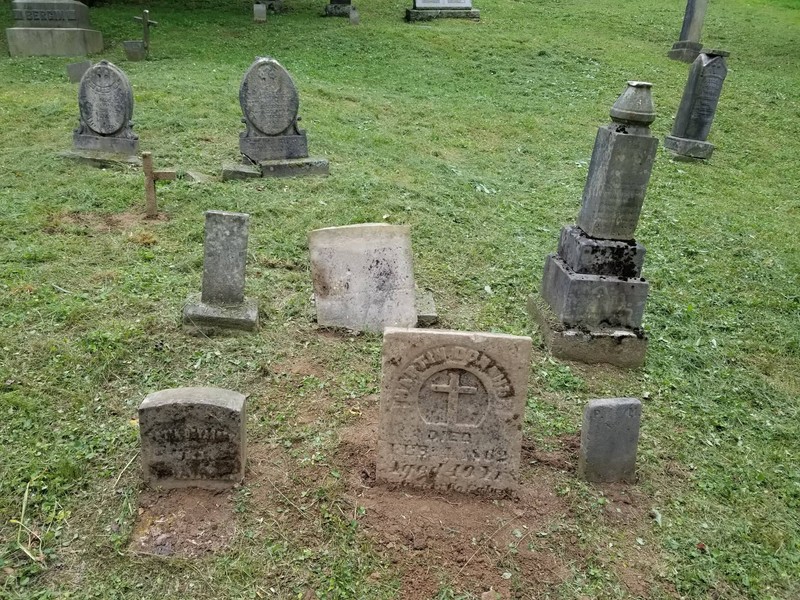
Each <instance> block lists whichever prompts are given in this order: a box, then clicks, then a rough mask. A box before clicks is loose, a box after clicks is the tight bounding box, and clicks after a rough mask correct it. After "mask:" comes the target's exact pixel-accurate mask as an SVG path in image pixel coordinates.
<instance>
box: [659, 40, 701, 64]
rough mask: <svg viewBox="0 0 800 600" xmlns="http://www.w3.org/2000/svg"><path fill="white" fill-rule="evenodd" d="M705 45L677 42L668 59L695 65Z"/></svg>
mask: <svg viewBox="0 0 800 600" xmlns="http://www.w3.org/2000/svg"><path fill="white" fill-rule="evenodd" d="M702 49H703V44H702V43H700V42H687V41H684V42H675V43H674V44H673V45H672V49H671V50H670V51H669V52H667V57H668V58H671V59H672V60H679V61H681V62H685V63H693V62H694V59H695V58H697V56H698V55H699V54H700V51H701V50H702Z"/></svg>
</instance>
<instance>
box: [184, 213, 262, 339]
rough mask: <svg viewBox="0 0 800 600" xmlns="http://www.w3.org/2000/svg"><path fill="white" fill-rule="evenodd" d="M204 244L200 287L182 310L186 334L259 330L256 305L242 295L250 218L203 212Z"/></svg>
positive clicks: (253, 301)
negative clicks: (200, 291)
mask: <svg viewBox="0 0 800 600" xmlns="http://www.w3.org/2000/svg"><path fill="white" fill-rule="evenodd" d="M205 215H206V230H205V242H204V244H203V251H204V259H203V288H202V293H201V294H200V296H199V297H197V296H192V297H190V298H189V300H188V301H187V302H186V306H185V307H184V309H183V326H184V329H185V330H186V331H187V332H188V333H202V334H206V335H210V334H214V333H226V332H235V331H239V330H240V331H253V330H255V329H256V328H257V327H258V302H257V301H256V300H253V299H250V298H246V297H245V295H244V273H245V263H246V261H247V237H248V223H249V220H250V215H246V214H243V213H234V212H224V211H219V210H209V211H206V213H205Z"/></svg>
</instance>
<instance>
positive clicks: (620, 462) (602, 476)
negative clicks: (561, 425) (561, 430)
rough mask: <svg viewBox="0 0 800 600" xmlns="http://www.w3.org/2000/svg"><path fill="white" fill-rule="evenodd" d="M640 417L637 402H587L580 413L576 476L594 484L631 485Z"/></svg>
mask: <svg viewBox="0 0 800 600" xmlns="http://www.w3.org/2000/svg"><path fill="white" fill-rule="evenodd" d="M641 416H642V403H641V402H640V401H639V400H638V399H637V398H610V399H602V400H592V401H591V402H589V404H587V405H586V408H585V409H584V411H583V426H582V427H581V450H580V455H579V458H578V475H579V476H580V477H582V478H583V479H586V480H587V481H592V482H597V483H611V482H615V481H625V482H628V483H632V482H634V481H635V480H636V451H637V447H638V444H639V422H640V421H641Z"/></svg>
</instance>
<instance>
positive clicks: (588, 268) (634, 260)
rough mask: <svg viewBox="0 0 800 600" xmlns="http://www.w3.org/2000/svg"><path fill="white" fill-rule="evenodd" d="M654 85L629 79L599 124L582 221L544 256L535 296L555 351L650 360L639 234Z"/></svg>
mask: <svg viewBox="0 0 800 600" xmlns="http://www.w3.org/2000/svg"><path fill="white" fill-rule="evenodd" d="M650 88H651V84H649V83H644V82H635V81H631V82H628V87H627V89H626V90H625V91H624V92H623V93H622V95H621V96H620V97H619V98H618V99H617V101H616V102H615V103H614V106H613V107H612V108H611V119H612V121H613V122H612V123H611V124H610V125H606V126H605V127H600V128H599V130H598V132H597V138H596V140H595V145H594V150H593V152H592V160H591V163H590V165H589V174H588V176H587V179H586V186H585V187H584V191H583V203H582V206H581V211H580V215H579V216H578V223H577V226H570V227H565V228H564V229H562V231H561V238H560V241H559V244H558V253H557V254H551V255H550V256H548V257H547V260H546V261H545V267H544V276H543V278H542V292H541V301H540V299H539V298H537V297H532V298H531V301H530V302H529V305H528V307H529V311H530V312H531V314H532V315H533V316H535V318H536V319H537V320H538V322H539V325H540V328H541V331H542V335H543V337H544V339H545V343H546V344H547V345H548V346H549V348H550V351H551V353H552V354H553V355H554V356H557V357H560V358H569V359H573V360H580V361H583V362H589V363H597V362H605V363H610V364H614V365H618V366H622V367H633V366H639V365H641V364H642V363H643V362H644V354H645V351H646V349H647V338H646V337H645V335H644V331H643V330H642V329H641V324H642V316H643V314H644V306H645V302H646V300H647V293H648V287H649V286H648V283H647V282H646V281H645V280H644V279H642V278H641V269H642V264H643V261H644V252H645V250H644V247H643V246H642V245H640V244H638V243H636V241H635V240H634V239H633V234H634V231H635V229H636V225H637V223H638V221H639V214H640V212H641V209H642V204H643V202H644V196H645V192H646V190H647V184H648V181H649V179H650V172H651V170H652V168H653V161H654V159H655V154H656V147H657V146H658V141H657V140H656V138H654V137H653V136H652V135H651V133H650V127H649V126H650V123H652V122H653V120H654V119H655V110H654V108H653V101H652V96H651V92H650ZM542 301H543V302H542Z"/></svg>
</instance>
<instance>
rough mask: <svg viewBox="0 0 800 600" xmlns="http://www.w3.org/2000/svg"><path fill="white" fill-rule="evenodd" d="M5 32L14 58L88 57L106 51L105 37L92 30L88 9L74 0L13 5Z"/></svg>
mask: <svg viewBox="0 0 800 600" xmlns="http://www.w3.org/2000/svg"><path fill="white" fill-rule="evenodd" d="M11 14H12V16H13V18H14V27H11V28H9V29H6V39H7V40H8V53H9V54H10V55H11V56H85V55H87V54H95V53H97V52H102V51H103V34H102V33H100V32H99V31H95V30H94V29H90V27H91V26H90V24H89V8H88V7H87V6H86V5H85V4H83V3H81V2H75V1H74V0H47V1H44V2H37V1H30V0H15V1H13V2H12V3H11Z"/></svg>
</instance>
